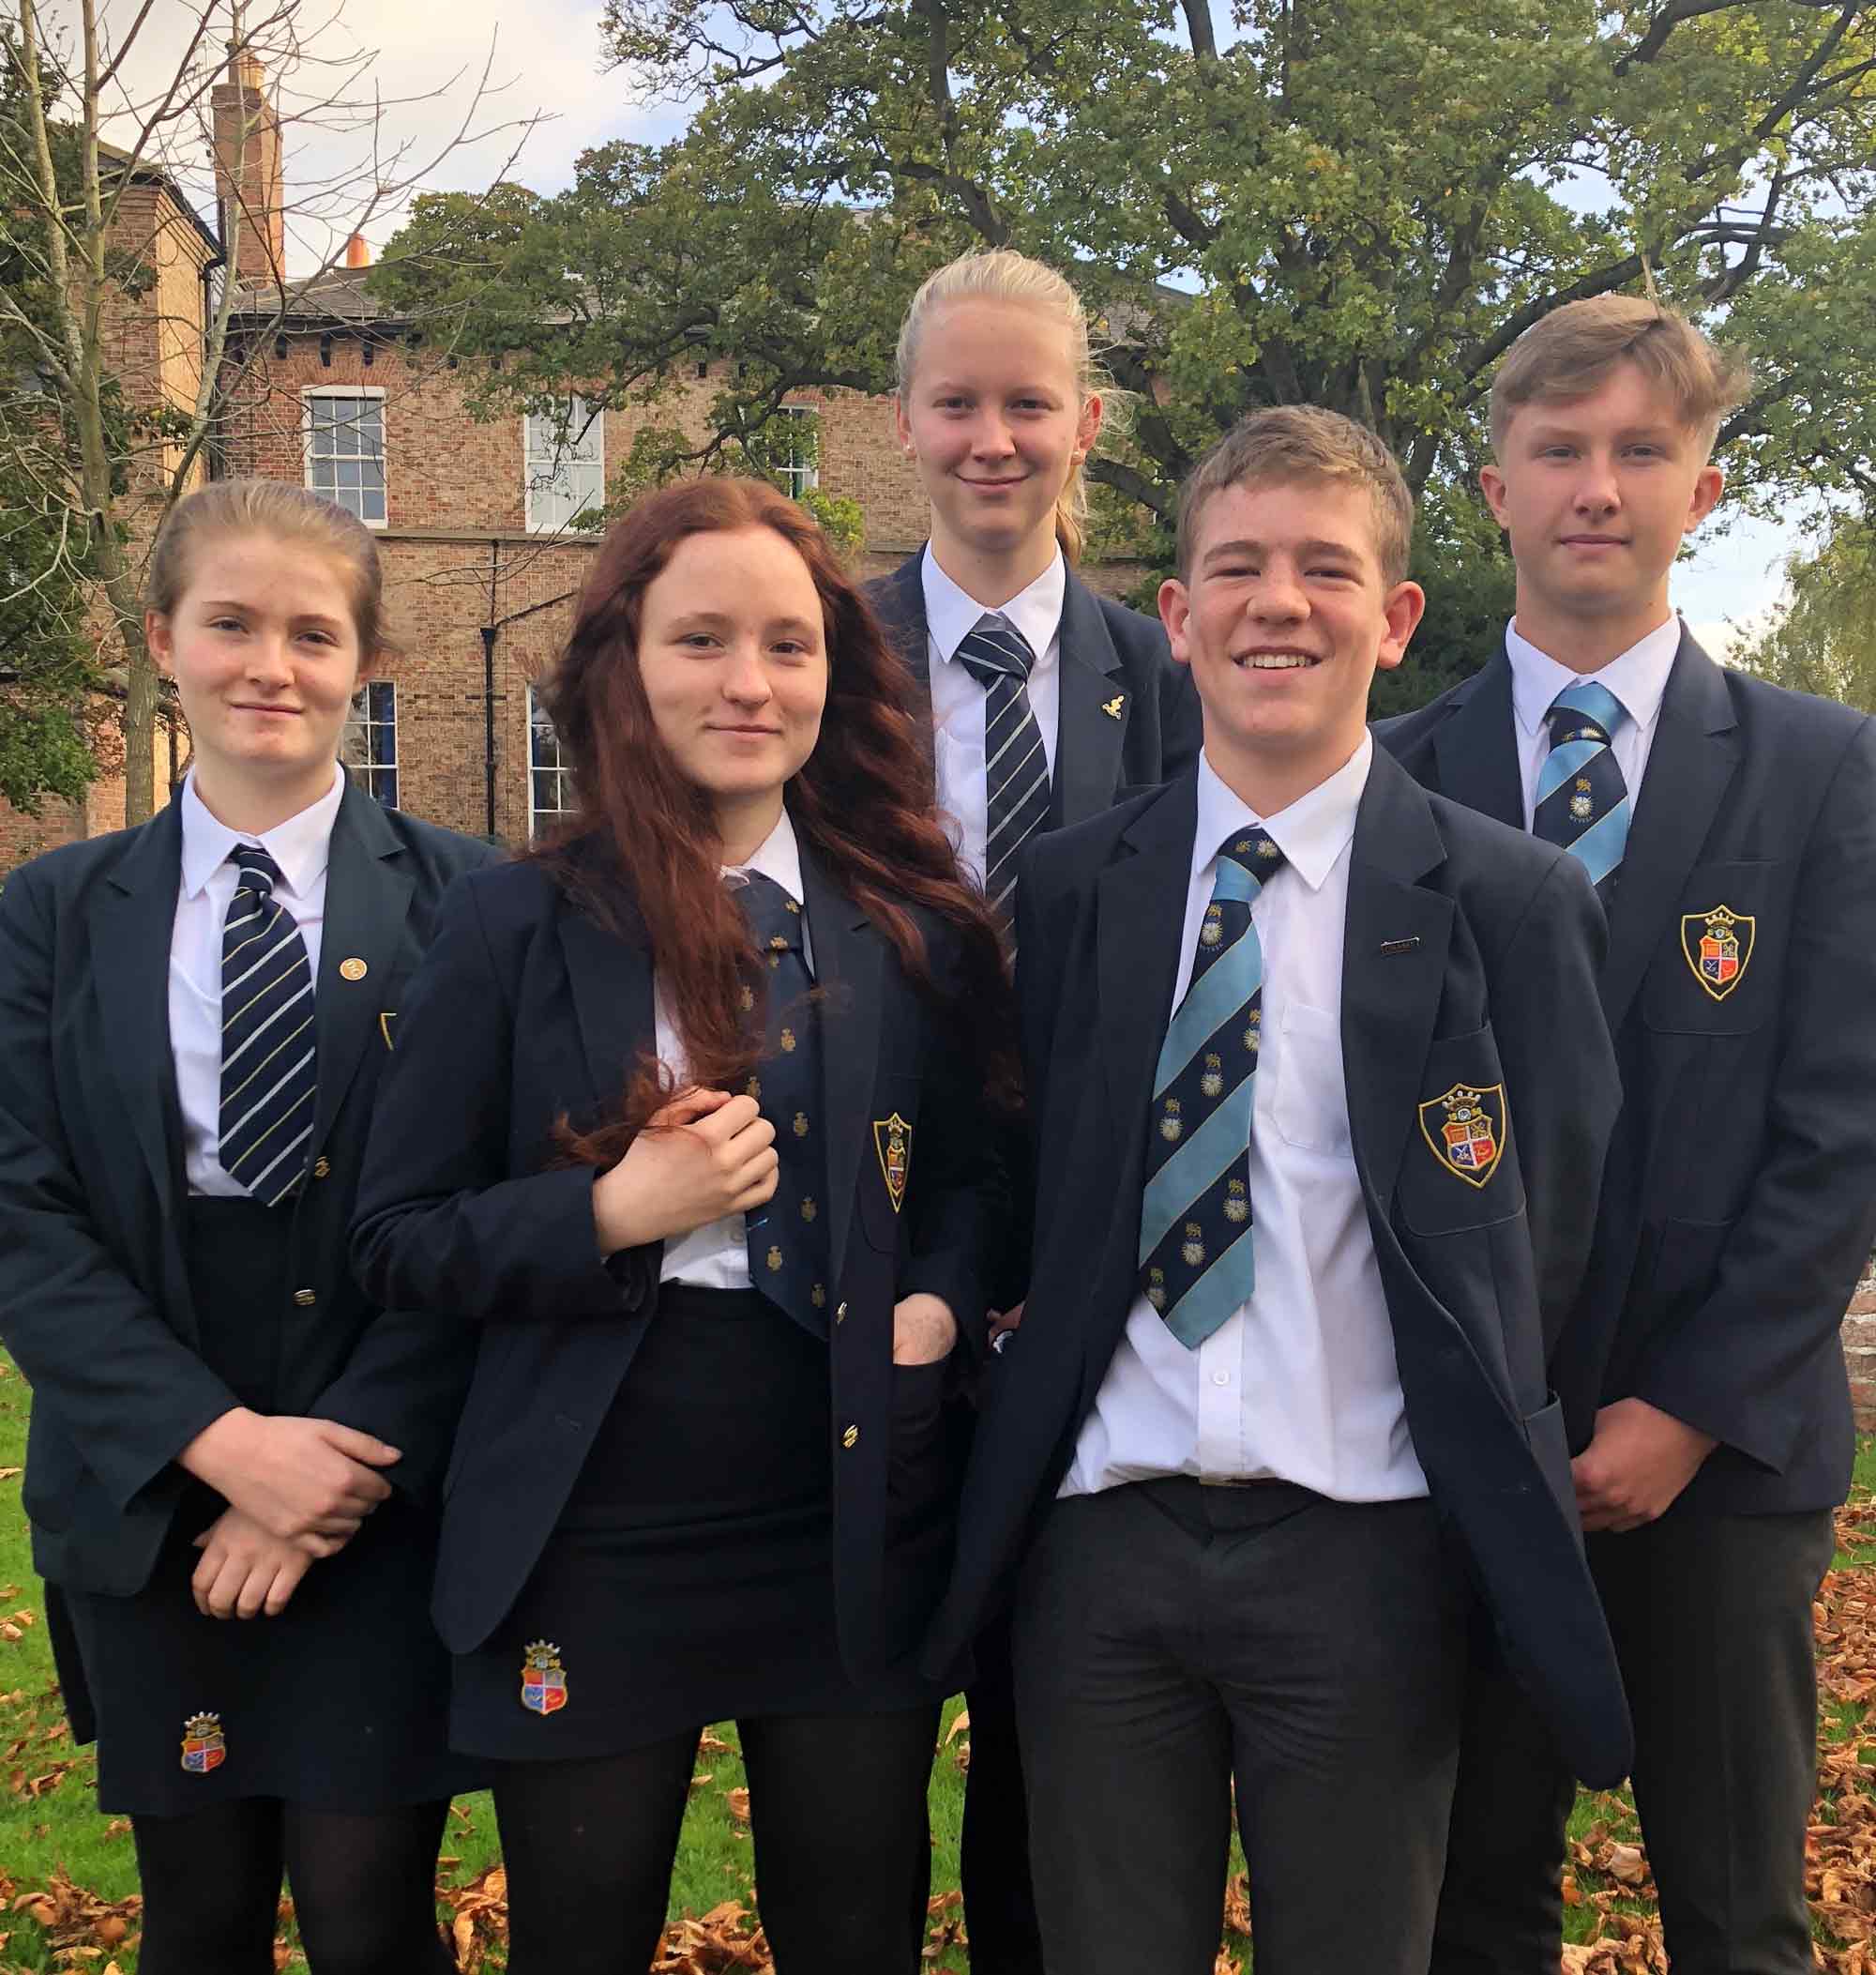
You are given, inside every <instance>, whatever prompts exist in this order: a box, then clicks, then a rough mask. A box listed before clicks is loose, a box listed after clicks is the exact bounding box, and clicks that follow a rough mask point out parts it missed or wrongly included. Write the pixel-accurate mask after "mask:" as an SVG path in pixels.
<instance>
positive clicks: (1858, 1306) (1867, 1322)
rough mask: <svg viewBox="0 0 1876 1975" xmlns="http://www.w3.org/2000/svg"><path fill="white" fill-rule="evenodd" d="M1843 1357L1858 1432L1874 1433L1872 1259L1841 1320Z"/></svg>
mask: <svg viewBox="0 0 1876 1975" xmlns="http://www.w3.org/2000/svg"><path fill="white" fill-rule="evenodd" d="M1843 1360H1844V1363H1845V1364H1846V1366H1848V1368H1849V1371H1850V1398H1851V1403H1852V1404H1853V1405H1854V1406H1855V1408H1856V1428H1857V1431H1858V1432H1859V1433H1866V1434H1868V1433H1876V1260H1872V1261H1871V1263H1870V1266H1869V1271H1868V1274H1867V1275H1865V1277H1864V1278H1863V1280H1862V1282H1860V1283H1859V1284H1857V1285H1856V1294H1855V1295H1854V1296H1853V1297H1852V1298H1851V1299H1850V1314H1848V1315H1847V1316H1846V1317H1845V1318H1844V1320H1843Z"/></svg>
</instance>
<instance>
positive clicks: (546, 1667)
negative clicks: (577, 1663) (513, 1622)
mask: <svg viewBox="0 0 1876 1975" xmlns="http://www.w3.org/2000/svg"><path fill="white" fill-rule="evenodd" d="M566 1705H567V1670H566V1668H565V1667H563V1666H562V1665H561V1664H560V1648H559V1647H557V1646H553V1645H551V1644H550V1643H549V1642H548V1641H547V1640H545V1639H537V1640H536V1641H535V1642H534V1643H533V1645H531V1646H530V1647H529V1648H528V1649H527V1651H526V1652H525V1653H524V1654H523V1655H522V1707H523V1708H525V1709H527V1711H528V1712H529V1713H530V1714H558V1713H559V1712H560V1710H561V1709H563V1708H564V1707H566Z"/></svg>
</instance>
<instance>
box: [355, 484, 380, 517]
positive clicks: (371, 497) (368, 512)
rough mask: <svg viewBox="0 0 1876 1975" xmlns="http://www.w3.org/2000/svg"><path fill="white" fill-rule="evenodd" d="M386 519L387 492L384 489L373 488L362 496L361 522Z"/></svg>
mask: <svg viewBox="0 0 1876 1975" xmlns="http://www.w3.org/2000/svg"><path fill="white" fill-rule="evenodd" d="M384 518H385V492H384V489H383V488H382V487H377V488H371V489H370V490H368V491H367V492H366V494H364V495H363V496H362V499H361V501H360V505H359V509H358V519H359V520H360V521H383V520H384Z"/></svg>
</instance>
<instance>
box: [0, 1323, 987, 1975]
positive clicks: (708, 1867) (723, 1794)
mask: <svg viewBox="0 0 1876 1975" xmlns="http://www.w3.org/2000/svg"><path fill="white" fill-rule="evenodd" d="M29 1403H30V1401H29V1395H28V1391H27V1388H26V1384H25V1381H24V1380H23V1378H22V1377H21V1376H20V1375H19V1374H18V1372H17V1371H15V1370H14V1368H13V1366H12V1364H11V1363H10V1362H9V1361H8V1360H6V1359H5V1358H4V1356H0V1475H4V1476H5V1478H4V1479H0V1975H15V1971H16V1970H25V1969H32V1970H36V1971H37V1970H39V1969H60V1970H63V1969H68V1968H71V1967H79V1968H89V1969H91V1970H94V1971H96V1975H102V1971H103V1969H104V1967H105V1966H106V1963H107V1962H108V1961H109V1960H110V1959H112V1958H114V1959H115V1961H116V1963H117V1967H118V1968H119V1970H120V1971H121V1975H134V1970H135V1968H136V1966H137V1956H136V1952H135V1947H134V1945H133V1944H132V1945H129V1946H127V1945H125V1944H124V1943H123V1942H120V1941H115V1940H113V1939H112V1938H111V1931H112V1930H110V1929H109V1928H107V1930H106V1933H105V1935H103V1936H99V1935H98V1934H97V1932H96V1930H95V1929H93V1930H89V1931H87V1932H84V1933H83V1934H77V1933H73V1932H71V1931H69V1930H68V1929H64V1928H62V1929H61V1930H60V1932H59V1934H58V1936H57V1937H56V1940H55V1939H54V1938H53V1937H49V1936H48V1935H47V1933H46V1931H45V1929H44V1928H42V1927H41V1926H40V1925H39V1924H38V1922H37V1921H36V1920H35V1919H34V1918H33V1917H32V1915H31V1914H30V1913H28V1912H24V1911H12V1910H10V1909H12V1908H13V1907H15V1904H16V1902H17V1901H18V1900H19V1899H20V1898H22V1897H23V1896H28V1895H31V1894H33V1893H36V1892H38V1891H40V1890H41V1889H43V1888H44V1887H46V1886H47V1885H48V1884H49V1883H50V1882H52V1881H53V1876H54V1874H55V1873H59V1872H63V1873H64V1874H66V1875H67V1876H68V1877H69V1878H70V1879H71V1880H72V1881H74V1882H75V1883H76V1884H77V1885H78V1886H80V1887H83V1888H84V1889H86V1890H87V1891H89V1892H91V1893H93V1894H95V1895H97V1896H98V1899H100V1900H102V1901H104V1902H114V1901H121V1900H125V1899H127V1898H129V1897H130V1896H131V1895H132V1894H134V1893H135V1892H136V1891H137V1867H136V1859H135V1857H134V1855H133V1853H132V1850H131V1845H130V1836H129V1827H128V1825H127V1824H126V1823H125V1821H124V1820H123V1819H122V1818H112V1817H107V1816H105V1815H103V1814H102V1813H101V1812H100V1811H99V1810H98V1805H97V1795H96V1785H97V1762H96V1760H95V1758H94V1755H93V1752H92V1751H91V1750H90V1749H88V1748H86V1749H75V1748H74V1747H73V1746H72V1743H71V1739H70V1735H69V1733H68V1730H67V1727H66V1723H65V1713H64V1709H63V1708H62V1706H61V1704H60V1701H59V1695H58V1687H57V1682H56V1680H55V1679H54V1677H53V1660H52V1653H51V1650H50V1648H49V1647H48V1645H47V1642H46V1632H45V1624H44V1605H43V1593H42V1591H41V1588H40V1586H39V1582H38V1578H37V1577H35V1576H34V1574H33V1566H32V1557H31V1554H30V1547H29V1543H28V1539H27V1533H26V1519H25V1516H24V1513H23V1512H22V1510H21V1507H20V1477H19V1475H18V1473H17V1472H12V1473H8V1472H7V1470H9V1469H12V1470H17V1469H18V1468H19V1467H21V1466H23V1463H24V1460H25V1444H26V1414H27V1408H28V1405H29ZM8 1625H10V1627H11V1629H12V1630H13V1631H15V1632H17V1633H18V1634H19V1636H18V1637H17V1638H12V1639H9V1638H7V1637H6V1636H5V1635H4V1633H5V1630H6V1628H7V1626H8ZM956 1709H957V1704H956V1703H953V1704H952V1707H951V1708H949V1709H946V1726H947V1727H948V1726H949V1724H950V1720H951V1717H952V1715H953V1714H955V1712H956ZM713 1732H714V1733H715V1735H716V1736H717V1737H718V1738H719V1740H722V1741H723V1742H725V1743H727V1744H728V1745H729V1751H730V1753H723V1754H719V1753H717V1752H714V1751H712V1750H710V1749H709V1748H708V1746H707V1745H706V1747H705V1749H704V1750H703V1752H702V1753H700V1755H699V1756H698V1761H697V1773H698V1774H699V1775H700V1776H705V1775H707V1777H708V1779H709V1780H708V1781H707V1782H705V1783H701V1784H699V1785H696V1786H695V1787H694V1788H693V1790H692V1792H691V1798H690V1804H689V1808H688V1812H687V1814H686V1816H685V1824H684V1836H683V1839H682V1841H681V1843H680V1845H679V1846H678V1854H677V1868H676V1871H675V1872H674V1874H673V1877H672V1887H671V1910H672V1917H673V1919H676V1918H678V1917H679V1916H680V1915H682V1914H685V1913H690V1914H703V1913H707V1912H709V1911H710V1909H711V1908H712V1907H718V1906H719V1905H721V1904H722V1902H724V1901H725V1900H737V1901H740V1902H742V1903H743V1905H745V1906H746V1907H747V1906H749V1905H750V1904H751V1891H752V1879H753V1872H752V1865H751V1857H750V1851H751V1847H750V1841H749V1826H748V1824H747V1823H745V1822H744V1821H743V1820H742V1819H741V1818H739V1817H738V1816H737V1815H735V1813H734V1809H733V1808H732V1792H734V1791H738V1790H741V1789H742V1788H743V1787H744V1776H743V1766H742V1763H741V1762H740V1760H738V1758H737V1756H736V1755H735V1754H734V1745H735V1740H736V1737H735V1729H734V1725H733V1724H722V1725H720V1726H719V1727H718V1728H717V1729H716V1730H715V1731H713ZM967 1740H968V1738H967V1736H965V1737H960V1738H959V1739H958V1740H954V1741H953V1742H951V1743H950V1744H949V1745H947V1746H944V1747H941V1748H940V1750H939V1753H938V1757H937V1760H936V1762H935V1763H934V1764H933V1766H932V1779H931V1829H932V1859H931V1885H932V1891H933V1893H934V1895H935V1894H939V1893H942V1892H944V1891H948V1890H950V1889H952V1888H955V1887H956V1885H957V1883H958V1831H959V1824H960V1820H961V1817H962V1815H963V1805H964V1777H963V1770H962V1767H961V1763H960V1760H959V1756H960V1750H961V1746H962V1744H963V1743H964V1742H965V1741H967ZM36 1784H37V1785H38V1786H39V1793H38V1794H37V1795H34V1794H32V1789H33V1786H34V1785H36ZM443 1856H444V1859H445V1860H446V1861H447V1862H446V1864H444V1866H443V1867H442V1869H441V1871H440V1873H439V1880H440V1882H441V1883H442V1884H443V1885H444V1886H445V1887H446V1888H451V1887H462V1886H466V1885H468V1884H469V1883H470V1882H472V1881H473V1880H475V1879H476V1878H477V1877H478V1876H480V1875H481V1874H482V1873H483V1872H485V1871H486V1870H487V1869H488V1868H489V1867H490V1866H492V1865H493V1864H495V1863H497V1862H498V1861H499V1848H498V1846H497V1843H496V1834H495V1815H494V1810H493V1807H492V1804H491V1803H490V1800H489V1798H488V1796H487V1794H486V1793H483V1794H478V1795H476V1796H472V1797H462V1798H459V1799H458V1800H457V1802H456V1804H455V1807H454V1810H453V1813H452V1815H451V1816H450V1820H449V1828H448V1830H447V1831H446V1834H445V1838H444V1845H443ZM439 1911H440V1912H441V1913H442V1914H443V1915H444V1917H445V1918H447V1917H448V1913H449V1908H448V1907H440V1908H439ZM941 1924H942V1921H941V1922H934V1923H933V1925H934V1930H935V1929H936V1928H938V1927H939V1926H940V1925H941ZM131 1926H132V1932H131V1935H130V1937H129V1939H130V1941H131V1942H132V1943H134V1918H132V1922H131ZM290 1938H291V1935H290ZM100 1940H102V1941H103V1942H104V1944H105V1946H106V1949H107V1952H105V1953H103V1954H100V1955H98V1956H96V1957H83V1958H75V1957H72V1956H70V1955H66V1956H64V1957H57V1949H58V1948H59V1947H60V1946H64V1947H67V1948H69V1947H71V1946H73V1945H81V1946H90V1945H95V1944H97V1943H98V1942H99V1941H100ZM501 1964H502V1957H501V1956H500V1955H499V1954H496V1955H494V1956H492V1958H491V1960H490V1961H489V1963H488V1964H487V1966H488V1967H492V1968H499V1967H501ZM289 1966H290V1967H304V1966H305V1965H304V1963H303V1962H302V1961H301V1960H300V1959H299V1957H298V1956H297V1955H295V1957H294V1959H293V1961H292V1962H291V1963H290V1964H289ZM928 1966H930V1967H933V1968H944V1969H951V1970H961V1969H963V1968H964V1967H967V1966H968V1963H967V1961H966V1958H965V1956H964V1954H963V1952H962V1951H961V1950H960V1949H957V1948H955V1947H947V1948H945V1949H943V1950H942V1951H941V1952H939V1953H938V1954H937V1955H936V1957H935V1958H934V1959H933V1960H932V1961H931V1962H930V1963H929V1964H928Z"/></svg>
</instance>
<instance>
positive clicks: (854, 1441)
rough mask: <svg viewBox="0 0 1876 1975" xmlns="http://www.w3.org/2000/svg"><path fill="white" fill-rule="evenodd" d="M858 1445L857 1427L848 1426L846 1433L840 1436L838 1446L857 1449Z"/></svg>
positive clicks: (858, 1434)
mask: <svg viewBox="0 0 1876 1975" xmlns="http://www.w3.org/2000/svg"><path fill="white" fill-rule="evenodd" d="M859 1444H860V1430H859V1428H858V1427H857V1426H850V1427H849V1428H848V1429H847V1430H846V1432H845V1433H843V1434H842V1435H841V1436H840V1445H841V1446H842V1447H857V1446H858V1445H859Z"/></svg>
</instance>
